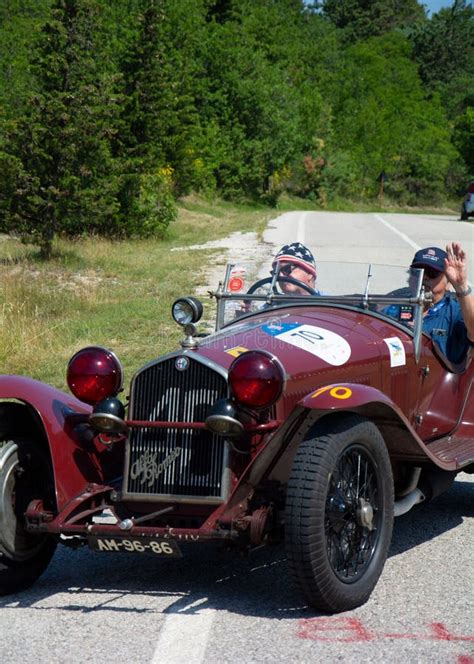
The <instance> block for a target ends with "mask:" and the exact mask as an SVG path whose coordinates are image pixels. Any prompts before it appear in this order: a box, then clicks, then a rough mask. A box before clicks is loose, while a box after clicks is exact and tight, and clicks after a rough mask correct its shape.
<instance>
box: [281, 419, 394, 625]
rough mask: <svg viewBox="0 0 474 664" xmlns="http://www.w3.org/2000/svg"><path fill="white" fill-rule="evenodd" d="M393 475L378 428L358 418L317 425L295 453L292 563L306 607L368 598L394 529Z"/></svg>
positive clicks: (289, 514)
mask: <svg viewBox="0 0 474 664" xmlns="http://www.w3.org/2000/svg"><path fill="white" fill-rule="evenodd" d="M393 503H394V493H393V475H392V468H391V463H390V458H389V456H388V452H387V449H386V446H385V443H384V440H383V438H382V436H381V434H380V432H379V430H378V429H377V427H376V426H375V425H374V424H373V423H372V422H369V421H368V420H366V419H364V418H362V417H359V416H357V415H352V416H349V417H347V418H345V419H343V420H342V421H339V422H335V423H333V424H328V425H326V426H325V427H324V428H322V427H320V428H319V429H318V430H317V433H316V435H315V437H314V438H310V439H307V440H305V441H303V442H302V443H301V445H300V447H299V449H298V451H297V452H296V455H295V459H294V462H293V467H292V470H291V473H290V478H289V482H288V491H287V500H286V515H285V541H286V552H287V558H288V565H289V569H290V572H291V573H292V576H293V577H294V579H295V581H296V585H297V586H298V588H299V590H300V591H301V592H302V594H303V595H304V596H305V598H306V600H307V602H308V603H309V604H310V605H311V606H313V607H315V608H317V609H320V610H322V611H325V612H329V613H335V612H339V611H348V610H350V609H353V608H355V607H357V606H360V605H361V604H363V603H364V602H366V601H367V599H368V598H369V596H370V594H371V593H372V590H373V589H374V588H375V585H376V583H377V581H378V579H379V576H380V574H381V573H382V569H383V566H384V564H385V560H386V558H387V554H388V549H389V546H390V540H391V536H392V528H393Z"/></svg>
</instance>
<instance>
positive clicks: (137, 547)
mask: <svg viewBox="0 0 474 664" xmlns="http://www.w3.org/2000/svg"><path fill="white" fill-rule="evenodd" d="M88 544H89V547H90V548H91V549H94V551H107V552H120V551H128V552H130V553H154V554H156V555H159V556H163V557H164V558H182V553H181V551H180V550H179V547H178V545H177V544H176V542H175V541H174V540H159V539H153V538H151V537H140V538H139V539H138V538H137V539H132V538H130V539H126V538H122V537H95V536H89V537H88Z"/></svg>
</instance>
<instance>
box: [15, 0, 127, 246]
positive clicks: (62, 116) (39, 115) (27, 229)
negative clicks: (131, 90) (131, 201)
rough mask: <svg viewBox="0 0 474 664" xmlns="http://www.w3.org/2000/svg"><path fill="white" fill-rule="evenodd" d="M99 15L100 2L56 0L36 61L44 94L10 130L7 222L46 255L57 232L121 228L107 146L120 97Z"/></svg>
mask: <svg viewBox="0 0 474 664" xmlns="http://www.w3.org/2000/svg"><path fill="white" fill-rule="evenodd" d="M100 18H101V15H100V7H99V5H98V3H97V2H95V1H94V0H57V1H56V2H55V4H54V5H53V9H52V14H51V19H50V20H48V21H47V22H46V23H45V24H44V26H43V28H42V30H41V36H40V41H39V45H38V51H37V55H36V57H35V59H34V61H33V72H34V74H35V76H36V80H37V83H38V89H39V91H38V92H37V93H36V94H35V95H34V96H33V97H32V98H31V99H30V102H29V107H28V110H27V111H26V113H25V114H24V116H23V117H21V118H20V119H19V120H18V121H16V122H14V123H11V125H10V128H9V131H8V132H7V139H6V151H7V153H8V155H9V159H10V164H11V170H13V171H14V172H15V174H16V186H15V190H14V194H13V196H12V197H11V199H10V202H9V205H8V210H7V214H6V223H7V227H8V228H9V229H10V230H12V231H15V232H17V233H19V234H21V235H22V236H23V237H27V238H29V239H30V240H32V241H33V242H35V243H37V244H39V246H40V248H41V252H42V254H43V255H44V256H46V257H47V256H49V255H50V254H51V250H52V242H53V238H54V236H55V234H56V233H66V234H68V235H77V234H81V233H83V232H100V233H109V232H114V230H115V224H116V219H117V217H116V211H117V207H118V205H117V201H116V178H115V177H114V162H113V160H112V158H111V154H110V147H109V143H110V138H111V135H113V133H114V131H115V129H114V122H115V115H116V113H117V98H116V96H114V94H112V88H111V85H112V81H111V79H110V78H108V77H106V76H104V75H103V73H102V71H101V69H100V67H99V63H100V62H101V58H100V57H99V49H98V41H99V40H98V36H99V27H98V26H100Z"/></svg>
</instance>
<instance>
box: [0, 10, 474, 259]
mask: <svg viewBox="0 0 474 664" xmlns="http://www.w3.org/2000/svg"><path fill="white" fill-rule="evenodd" d="M473 38H474V10H473V8H472V6H471V5H470V4H468V2H467V1H466V0H453V5H452V7H451V8H450V9H444V10H441V11H440V12H439V13H438V14H435V15H434V16H433V17H431V18H430V17H428V16H426V14H425V11H424V8H423V6H422V4H420V3H418V2H417V0H376V1H374V2H368V1H367V0H337V1H336V0H325V1H324V2H315V3H313V4H312V5H310V4H309V3H304V2H303V0H258V1H257V0H115V2H109V1H108V0H5V1H4V2H3V3H2V7H1V8H0V225H1V226H2V227H3V228H4V229H7V230H11V231H14V232H17V233H18V234H20V235H21V236H23V237H27V238H33V241H35V242H36V243H37V244H39V245H40V246H41V248H42V250H43V253H44V254H45V255H47V254H48V253H49V252H50V251H51V246H52V245H51V242H52V238H53V237H54V235H55V234H56V233H63V234H66V235H68V236H75V235H80V234H83V233H86V232H87V233H91V232H93V233H98V234H101V235H109V236H114V237H117V236H119V237H120V236H134V235H136V236H151V235H153V236H158V237H160V236H163V235H164V234H165V233H166V229H167V227H168V225H169V223H170V222H171V221H172V220H173V219H174V218H175V215H176V203H175V201H176V199H177V198H179V197H180V196H182V195H183V194H187V193H189V192H191V191H200V192H203V193H205V194H206V195H213V194H218V195H221V196H224V197H227V198H232V199H239V198H243V197H249V196H250V197H253V198H256V199H261V200H263V201H266V202H268V203H270V204H273V205H274V204H276V203H277V201H278V198H279V196H280V194H281V193H282V192H284V191H290V192H291V193H294V194H296V195H300V196H305V197H309V198H311V199H313V200H314V201H316V202H318V203H319V204H320V205H323V206H324V205H325V204H326V203H327V202H328V201H329V200H331V199H333V198H337V197H338V196H346V197H351V198H364V199H370V198H371V197H374V196H376V195H377V192H378V190H379V184H378V181H377V178H378V176H379V174H380V173H381V172H382V171H384V172H385V174H386V175H387V178H388V180H387V184H386V189H385V191H386V193H387V194H388V195H389V196H390V197H391V198H392V199H393V200H395V201H398V202H401V203H408V204H417V203H421V204H423V203H426V202H429V203H431V204H433V203H436V202H437V201H439V202H441V201H442V200H444V199H445V198H446V197H447V196H449V195H457V194H459V192H460V191H461V190H462V187H464V186H465V182H466V179H467V178H468V177H469V176H471V175H473V173H474V155H473V152H474V138H473V130H474V39H473Z"/></svg>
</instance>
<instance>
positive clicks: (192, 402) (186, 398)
mask: <svg viewBox="0 0 474 664" xmlns="http://www.w3.org/2000/svg"><path fill="white" fill-rule="evenodd" d="M187 359H188V360H189V366H188V368H187V369H186V370H181V371H179V370H178V369H177V368H176V357H172V358H168V359H166V360H164V361H163V362H159V363H157V364H153V365H151V366H150V367H148V368H147V369H145V370H144V371H142V372H141V373H140V374H139V375H138V376H137V377H136V379H135V381H134V384H133V388H132V407H131V412H130V419H134V420H147V421H160V420H162V421H176V422H203V421H204V420H205V419H206V417H207V415H208V413H209V409H210V407H211V406H212V405H213V404H214V403H215V401H216V400H217V399H220V398H222V397H225V396H227V383H226V380H225V378H224V377H223V376H222V375H221V374H219V373H217V372H216V371H214V370H213V369H211V368H210V367H208V366H207V365H205V364H202V363H201V362H198V361H196V360H194V359H192V358H189V357H188V358H187ZM132 411H133V412H132ZM129 444H130V454H129V467H128V472H127V486H126V493H129V494H142V495H144V494H145V495H151V494H154V495H157V494H165V495H172V496H181V497H184V496H188V497H202V498H219V497H222V491H223V485H222V482H223V473H224V466H225V442H224V440H223V439H222V438H220V437H218V436H216V435H214V434H211V433H210V432H208V431H206V430H204V429H202V430H195V429H152V428H150V429H133V430H132V432H131V435H130V441H129Z"/></svg>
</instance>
